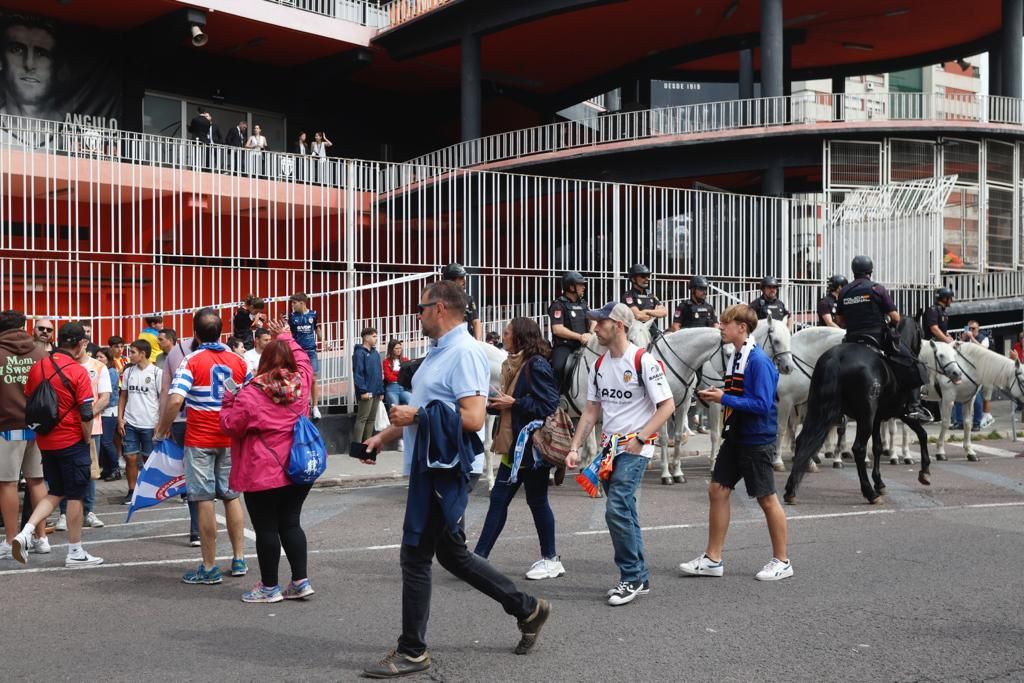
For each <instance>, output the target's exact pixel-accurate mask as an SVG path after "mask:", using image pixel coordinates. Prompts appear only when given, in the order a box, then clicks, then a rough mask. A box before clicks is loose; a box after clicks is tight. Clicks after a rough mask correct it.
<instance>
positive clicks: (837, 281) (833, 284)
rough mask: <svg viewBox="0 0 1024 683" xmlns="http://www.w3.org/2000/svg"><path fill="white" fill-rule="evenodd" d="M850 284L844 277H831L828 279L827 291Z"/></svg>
mask: <svg viewBox="0 0 1024 683" xmlns="http://www.w3.org/2000/svg"><path fill="white" fill-rule="evenodd" d="M848 284H850V283H849V281H848V280H847V279H846V276H845V275H838V274H837V275H833V276H832V277H830V278H829V279H828V291H830V292H831V291H832V290H833V289H836V288H838V287H845V286H846V285H848Z"/></svg>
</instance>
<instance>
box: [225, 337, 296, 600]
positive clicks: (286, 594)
mask: <svg viewBox="0 0 1024 683" xmlns="http://www.w3.org/2000/svg"><path fill="white" fill-rule="evenodd" d="M267 327H268V328H269V329H270V332H271V334H273V335H274V340H273V341H271V342H270V344H268V345H267V347H266V348H265V349H264V350H263V354H262V355H261V356H260V364H259V366H258V367H257V369H256V376H255V377H254V378H253V379H252V381H250V382H249V383H248V384H246V385H245V387H244V388H243V389H242V390H241V391H239V392H238V393H237V394H232V393H231V392H225V394H224V404H223V407H222V408H221V411H220V425H221V428H222V429H223V430H224V433H225V434H228V435H229V436H231V476H230V478H229V480H228V481H229V485H230V486H231V488H232V490H234V491H241V492H242V493H244V494H245V506H246V508H247V509H248V510H249V519H250V520H252V525H253V528H254V530H255V531H256V555H257V557H258V558H259V562H260V574H261V576H260V579H261V581H260V583H257V584H256V586H255V588H253V590H251V591H249V592H248V593H245V594H243V595H242V600H243V602H279V601H281V600H285V599H299V598H305V597H308V596H310V595H312V594H313V588H312V587H311V586H310V585H309V579H308V578H307V576H306V533H305V532H304V531H303V530H302V526H301V525H300V524H299V516H300V515H301V513H302V503H303V502H304V501H305V500H306V495H307V494H309V489H310V488H311V486H310V485H305V486H296V485H295V484H293V483H292V482H291V480H290V479H289V478H288V474H287V472H286V470H287V467H288V458H289V455H290V453H291V448H292V438H293V436H292V435H293V430H294V429H295V423H296V422H297V421H298V419H299V415H300V414H301V413H302V412H303V411H304V410H306V406H307V405H308V404H309V399H308V398H307V397H308V396H309V390H310V385H311V383H312V382H313V366H312V365H311V364H310V362H309V357H308V356H307V355H306V353H305V352H303V351H302V348H301V347H300V346H299V345H298V344H297V343H296V342H295V340H294V339H292V337H291V335H290V334H289V333H288V332H286V331H284V324H283V323H281V322H279V321H277V320H273V321H268V322H267ZM282 546H283V547H284V552H285V555H287V556H288V563H289V564H290V565H291V569H292V581H291V583H290V584H289V585H288V587H287V588H285V589H284V591H283V592H282V590H281V587H280V585H279V584H278V581H277V568H278V564H279V563H280V558H281V548H282Z"/></svg>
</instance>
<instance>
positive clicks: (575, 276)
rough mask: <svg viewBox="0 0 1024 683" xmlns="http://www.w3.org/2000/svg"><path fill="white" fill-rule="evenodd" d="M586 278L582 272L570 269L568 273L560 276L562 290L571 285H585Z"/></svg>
mask: <svg viewBox="0 0 1024 683" xmlns="http://www.w3.org/2000/svg"><path fill="white" fill-rule="evenodd" d="M586 284H587V279H586V278H585V277H583V273H580V272H577V271H575V270H570V271H569V272H568V273H566V274H565V275H563V276H562V291H563V292H564V291H565V290H567V289H569V288H570V287H572V286H573V285H586Z"/></svg>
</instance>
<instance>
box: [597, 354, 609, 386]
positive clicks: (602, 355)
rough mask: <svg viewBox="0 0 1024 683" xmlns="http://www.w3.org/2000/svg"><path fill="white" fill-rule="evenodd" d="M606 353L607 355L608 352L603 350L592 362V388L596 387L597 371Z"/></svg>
mask: <svg viewBox="0 0 1024 683" xmlns="http://www.w3.org/2000/svg"><path fill="white" fill-rule="evenodd" d="M607 355H608V352H607V351H605V352H604V353H602V354H601V355H600V356H598V357H597V361H596V362H595V363H594V388H595V389H597V371H598V370H600V369H601V363H603V362H604V357H605V356H607Z"/></svg>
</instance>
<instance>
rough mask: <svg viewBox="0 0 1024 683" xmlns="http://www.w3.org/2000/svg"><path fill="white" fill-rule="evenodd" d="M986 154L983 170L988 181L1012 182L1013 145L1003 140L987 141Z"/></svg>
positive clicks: (1009, 183) (1006, 183)
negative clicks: (986, 174)
mask: <svg viewBox="0 0 1024 683" xmlns="http://www.w3.org/2000/svg"><path fill="white" fill-rule="evenodd" d="M987 144H988V155H987V160H986V161H987V163H986V167H985V170H986V172H987V173H988V182H990V183H1002V184H1005V185H1012V184H1013V145H1010V144H1007V143H1005V142H996V141H995V140H989V141H988V143H987Z"/></svg>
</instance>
